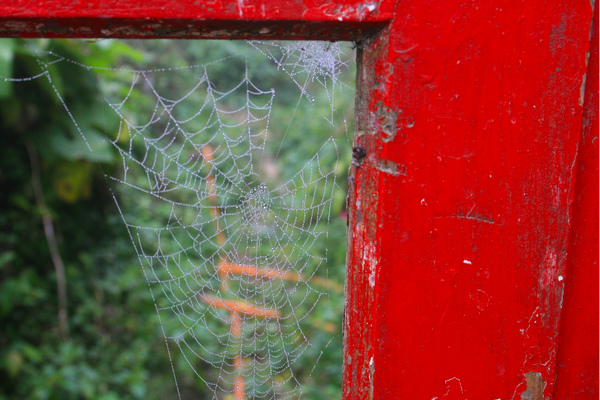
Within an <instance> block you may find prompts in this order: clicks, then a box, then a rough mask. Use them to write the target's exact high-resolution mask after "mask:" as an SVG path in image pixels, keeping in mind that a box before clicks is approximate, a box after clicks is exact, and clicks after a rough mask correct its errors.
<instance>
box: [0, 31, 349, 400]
mask: <svg viewBox="0 0 600 400" xmlns="http://www.w3.org/2000/svg"><path fill="white" fill-rule="evenodd" d="M75 42H76V41H75ZM30 43H31V44H30V45H29V49H30V52H31V54H32V55H33V56H32V57H33V58H32V59H35V60H36V63H37V66H35V67H32V66H29V67H28V68H25V70H27V74H26V75H15V76H5V77H3V78H4V79H2V80H1V81H0V85H4V86H5V88H7V87H13V88H16V87H18V86H19V85H31V84H32V82H34V81H43V82H44V83H43V85H49V87H50V88H51V92H52V93H53V95H54V96H55V99H57V100H58V101H59V102H60V103H61V105H62V106H63V108H64V115H63V116H61V117H58V118H59V119H60V122H59V123H57V124H56V125H55V126H53V127H52V129H50V130H48V131H47V132H46V134H45V135H40V136H37V137H35V138H34V142H35V145H36V147H38V148H43V147H48V148H52V149H54V151H56V152H58V153H59V154H62V156H64V157H66V158H70V159H73V160H77V159H87V160H93V161H94V162H98V163H104V167H103V168H104V172H105V176H106V178H107V181H108V182H109V183H110V187H111V190H112V196H113V198H114V200H115V203H116V205H117V207H118V213H119V215H120V216H121V218H122V220H123V222H124V224H125V227H126V229H127V232H128V234H129V237H130V240H131V244H132V245H133V248H134V250H135V252H136V254H137V258H138V260H139V264H140V265H141V266H142V271H143V275H144V277H145V279H146V282H147V284H148V287H149V289H150V293H151V294H152V299H153V302H154V305H155V308H156V313H157V314H158V319H159V321H160V329H161V331H162V333H163V335H164V338H165V344H166V348H167V351H168V353H169V360H170V362H171V368H172V371H173V376H174V381H175V384H176V390H177V396H178V398H180V399H182V398H186V397H187V396H188V395H189V393H188V390H189V389H188V386H190V383H189V381H188V377H189V375H190V374H189V371H192V373H193V375H194V376H195V377H196V378H197V379H198V380H199V381H201V382H202V383H203V385H204V390H205V391H206V393H208V395H209V396H211V398H213V399H233V398H237V399H246V398H251V399H262V398H281V399H297V398H301V397H304V398H313V397H314V398H316V396H317V395H319V392H320V391H321V390H322V388H314V387H316V385H323V384H324V383H323V382H322V379H321V377H320V376H319V374H320V372H319V367H320V365H319V361H324V359H327V361H324V362H326V363H327V362H328V363H329V364H328V365H326V368H329V370H333V371H334V372H333V374H332V373H328V372H325V373H324V374H323V375H324V376H332V375H336V374H337V375H336V376H338V378H337V379H338V382H339V383H338V385H339V386H341V368H342V362H341V359H342V354H341V339H342V338H341V319H342V316H341V314H342V306H343V276H344V262H345V243H346V240H345V231H344V230H345V210H344V208H345V195H346V187H347V183H346V182H347V180H346V174H347V170H348V167H349V165H350V147H351V145H350V143H351V131H352V126H351V124H352V115H353V114H352V102H353V77H352V75H353V70H352V68H353V65H352V60H353V55H352V50H351V49H350V46H349V45H346V44H343V43H342V44H340V43H332V42H316V41H315V42H263V41H248V42H239V43H238V42H236V43H234V42H225V41H219V42H203V41H200V42H191V41H178V42H168V41H160V42H155V41H126V42H117V41H114V40H99V41H96V42H91V43H90V42H88V43H87V46H88V47H89V49H90V50H89V53H88V54H91V55H89V57H88V59H87V61H85V60H84V61H80V60H77V59H73V58H71V57H69V52H68V51H65V50H68V49H69V46H70V45H69V44H68V43H67V42H62V41H53V42H52V43H61V44H60V45H59V46H58V47H59V48H52V47H50V48H44V47H45V44H46V45H47V43H48V41H37V42H30ZM34 43H35V44H34ZM65 43H67V44H65ZM70 43H73V42H70ZM79 43H81V42H79ZM110 48H114V49H117V50H118V51H120V54H121V56H120V57H115V59H114V60H112V63H113V64H111V65H108V64H107V62H106V60H104V59H100V58H98V57H96V56H97V55H98V54H100V53H102V51H99V49H100V50H101V49H110ZM151 48H154V49H155V51H156V50H158V51H159V53H158V54H157V53H155V54H154V55H148V54H150V53H149V49H151ZM119 49H120V50H119ZM160 51H164V52H165V53H166V54H168V55H169V56H173V54H176V53H178V52H179V53H180V56H179V58H177V57H173V58H169V59H166V61H165V58H164V54H161V53H160ZM128 52H129V53H128ZM94 54H96V56H94ZM95 57H96V59H95ZM148 64H149V66H145V65H148ZM20 73H21V72H20ZM69 73H72V76H74V77H82V79H81V80H80V81H78V80H74V81H73V82H69V77H70V75H69ZM81 84H83V85H95V86H96V88H97V91H98V92H99V93H100V95H99V96H100V98H101V100H102V101H101V102H100V103H97V105H99V104H101V106H100V107H99V109H98V110H97V111H96V112H95V113H94V114H93V115H92V117H91V118H89V117H90V114H89V113H86V112H85V111H84V110H82V109H81V107H80V106H82V105H83V104H84V103H85V99H83V98H81V99H78V94H77V91H78V87H77V85H81ZM78 101H79V102H78ZM340 149H342V150H340ZM42 151H43V150H42ZM342 154H343V155H342ZM113 159H119V160H120V161H119V164H120V166H119V167H111V166H107V165H106V164H110V163H111V162H112V160H113ZM98 267H101V266H98ZM321 359H323V360H321ZM336 363H337V364H336ZM165 368H168V366H166V365H165ZM186 369H187V371H186ZM181 371H184V372H183V375H184V378H182V377H181V376H182V372H181ZM315 371H317V373H316V374H315ZM319 381H321V382H319ZM311 384H312V385H313V386H311ZM191 386H193V385H191ZM339 389H340V391H341V387H340V388H339ZM334 392H335V390H334ZM334 395H335V394H334Z"/></svg>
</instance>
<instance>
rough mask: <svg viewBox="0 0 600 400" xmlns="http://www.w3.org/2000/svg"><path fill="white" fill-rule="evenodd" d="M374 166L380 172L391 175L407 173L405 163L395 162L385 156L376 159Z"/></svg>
mask: <svg viewBox="0 0 600 400" xmlns="http://www.w3.org/2000/svg"><path fill="white" fill-rule="evenodd" d="M375 168H377V169H378V170H380V171H381V172H385V173H386V174H391V175H406V174H407V170H406V165H402V164H396V163H395V162H393V161H390V160H388V159H385V158H379V159H377V163H376V164H375Z"/></svg>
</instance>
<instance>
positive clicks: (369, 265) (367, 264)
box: [363, 243, 379, 288]
mask: <svg viewBox="0 0 600 400" xmlns="http://www.w3.org/2000/svg"><path fill="white" fill-rule="evenodd" d="M364 249H365V250H364V255H363V271H365V272H368V274H369V285H370V286H371V287H372V288H374V287H375V284H376V283H377V265H379V260H378V259H377V253H376V249H375V246H374V245H373V244H372V243H368V244H367V245H365V248H364Z"/></svg>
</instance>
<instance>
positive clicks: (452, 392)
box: [431, 377, 467, 400]
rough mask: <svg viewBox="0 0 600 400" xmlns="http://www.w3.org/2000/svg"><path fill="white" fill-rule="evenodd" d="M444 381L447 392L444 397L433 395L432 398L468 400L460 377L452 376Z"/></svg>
mask: <svg viewBox="0 0 600 400" xmlns="http://www.w3.org/2000/svg"><path fill="white" fill-rule="evenodd" d="M444 382H445V383H446V389H447V390H446V393H444V394H443V395H442V397H437V396H435V397H432V398H431V400H467V398H466V397H465V392H464V390H463V386H462V382H461V381H460V379H458V378H457V377H452V378H450V379H446V380H445V381H444Z"/></svg>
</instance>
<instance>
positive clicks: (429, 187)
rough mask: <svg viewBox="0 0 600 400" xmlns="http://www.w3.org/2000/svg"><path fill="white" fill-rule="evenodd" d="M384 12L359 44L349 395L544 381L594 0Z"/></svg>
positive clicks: (555, 327) (465, 395)
mask: <svg viewBox="0 0 600 400" xmlns="http://www.w3.org/2000/svg"><path fill="white" fill-rule="evenodd" d="M395 12H396V14H395V15H396V16H397V18H396V19H394V21H393V23H392V24H391V26H390V28H389V31H388V32H386V33H384V34H382V35H380V36H378V37H377V38H375V39H374V40H372V41H370V42H367V43H366V44H365V45H364V50H363V53H362V56H361V59H362V69H361V72H360V74H361V75H360V76H359V82H360V90H361V94H360V95H359V96H362V98H361V100H360V101H359V102H358V104H357V107H358V112H357V125H358V129H359V130H361V131H363V132H364V134H363V135H362V136H358V137H357V138H356V139H355V140H356V144H360V145H361V146H363V147H364V148H366V149H367V158H366V160H365V161H364V162H363V164H362V165H361V166H360V167H359V168H356V170H355V182H356V186H355V193H354V195H353V197H352V200H351V205H352V224H353V226H354V230H353V236H352V238H351V243H352V247H351V253H350V254H349V272H348V274H349V275H348V282H349V284H348V287H349V289H350V290H349V292H348V296H347V300H346V301H347V304H346V312H347V318H346V332H350V335H348V336H347V338H346V354H347V357H346V362H347V364H346V365H345V377H344V379H345V381H346V385H345V398H346V399H359V398H360V399H364V398H368V397H372V398H374V399H423V400H430V399H432V398H436V397H437V398H440V399H441V398H446V399H521V398H522V396H523V398H533V399H538V400H539V399H542V396H543V398H548V397H551V396H552V392H553V387H554V382H555V376H556V360H557V358H556V357H557V350H558V331H559V322H560V317H561V305H562V298H563V287H564V284H565V280H564V277H565V276H566V275H565V274H566V273H567V271H565V268H566V262H567V256H568V252H567V248H568V243H569V240H568V239H569V230H570V227H571V224H570V218H569V213H570V204H571V202H572V200H573V196H574V190H573V187H574V182H575V174H576V170H575V168H574V165H575V160H576V155H577V148H578V142H579V137H580V131H581V123H582V109H583V107H582V104H583V99H582V98H581V96H582V92H581V89H582V83H583V76H584V74H585V73H586V64H585V54H586V52H587V51H588V48H589V32H590V21H591V14H592V12H591V7H590V4H589V2H579V3H576V2H570V1H562V0H561V1H552V2H545V1H530V2H520V1H494V2H479V1H476V2H470V3H465V2H462V1H447V2H426V1H408V2H399V3H398V5H397V7H396V9H395ZM592 196H593V194H592ZM589 201H590V203H592V206H593V204H594V203H595V206H596V208H597V204H598V203H597V201H598V200H597V197H596V198H593V197H592V198H590V199H589ZM590 207H591V206H590ZM586 211H587V210H586ZM596 284H597V283H596ZM594 293H597V292H596V291H592V292H590V293H587V295H588V296H592V298H591V299H590V298H589V297H588V299H589V301H594V302H595V301H597V297H594ZM590 351H592V352H593V351H594V347H592V348H591V349H590ZM595 371H597V366H595V368H593V369H592V370H590V371H589V373H590V374H593V373H597V372H595ZM527 391H529V393H527ZM528 396H529V397H528ZM557 398H559V397H557Z"/></svg>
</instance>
